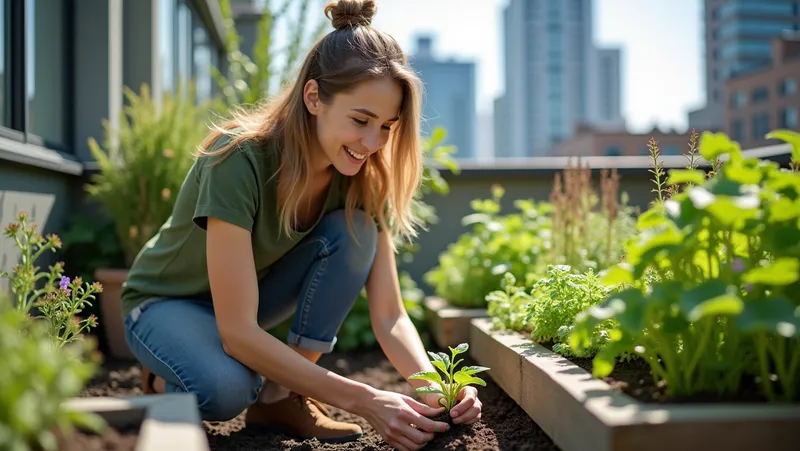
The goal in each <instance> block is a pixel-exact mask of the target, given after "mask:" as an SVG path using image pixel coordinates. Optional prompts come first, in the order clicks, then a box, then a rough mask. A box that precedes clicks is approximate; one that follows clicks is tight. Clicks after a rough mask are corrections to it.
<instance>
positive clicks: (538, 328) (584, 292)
mask: <svg viewBox="0 0 800 451" xmlns="http://www.w3.org/2000/svg"><path fill="white" fill-rule="evenodd" d="M547 275H548V277H547V278H544V279H541V280H539V281H538V282H536V284H535V285H534V286H533V288H532V290H531V294H532V297H533V298H534V302H532V303H531V304H529V307H528V312H529V313H528V317H527V318H526V320H527V321H528V322H529V323H530V325H531V338H533V339H534V340H535V341H537V342H540V343H548V342H552V343H554V345H553V351H555V352H558V353H559V354H562V355H575V353H574V352H573V351H572V349H571V348H570V346H569V343H568V340H566V338H567V337H568V334H569V332H570V331H571V330H572V328H573V324H574V320H575V316H576V315H577V314H578V313H580V312H582V311H584V310H586V309H588V308H590V307H592V306H594V305H597V304H599V303H600V302H601V301H603V300H605V298H606V297H607V296H608V294H609V293H610V292H611V291H612V288H611V287H609V286H607V285H605V284H604V283H603V282H602V281H601V280H600V278H598V277H597V275H595V274H594V272H593V271H592V270H589V271H588V272H586V273H577V274H576V273H573V272H572V268H570V267H569V266H564V265H555V266H554V265H550V266H548V268H547ZM611 326H612V323H611V322H610V321H608V322H606V323H604V324H602V327H599V328H596V329H595V337H594V338H595V340H594V341H593V342H594V343H595V345H596V346H601V345H602V344H604V343H605V341H606V339H607V331H606V329H608V328H610V327H611ZM595 351H596V349H591V350H589V352H590V353H593V352H595ZM584 355H585V354H584Z"/></svg>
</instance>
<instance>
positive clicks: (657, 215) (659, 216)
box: [636, 208, 667, 230]
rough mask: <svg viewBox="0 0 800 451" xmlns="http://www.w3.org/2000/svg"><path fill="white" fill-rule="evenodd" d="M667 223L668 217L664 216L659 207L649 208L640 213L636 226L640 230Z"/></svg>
mask: <svg viewBox="0 0 800 451" xmlns="http://www.w3.org/2000/svg"><path fill="white" fill-rule="evenodd" d="M666 223H667V218H666V217H664V213H663V212H662V211H661V210H660V209H658V208H650V209H648V210H647V211H645V212H644V213H642V214H641V215H639V218H637V220H636V226H637V228H638V229H639V230H644V229H649V228H652V227H658V226H661V225H663V224H666Z"/></svg>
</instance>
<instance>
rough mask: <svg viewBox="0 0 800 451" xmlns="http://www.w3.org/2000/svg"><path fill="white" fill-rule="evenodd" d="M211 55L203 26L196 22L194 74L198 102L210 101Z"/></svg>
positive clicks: (209, 44)
mask: <svg viewBox="0 0 800 451" xmlns="http://www.w3.org/2000/svg"><path fill="white" fill-rule="evenodd" d="M211 53H212V43H211V39H210V38H209V36H208V32H207V31H206V29H205V28H204V27H203V24H202V23H199V22H198V23H197V25H196V26H195V28H194V72H195V80H196V83H197V100H198V101H201V100H204V99H210V98H211V95H212V81H213V80H212V78H211Z"/></svg>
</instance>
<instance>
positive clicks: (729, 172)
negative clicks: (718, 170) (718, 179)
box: [723, 165, 763, 185]
mask: <svg viewBox="0 0 800 451" xmlns="http://www.w3.org/2000/svg"><path fill="white" fill-rule="evenodd" d="M723 172H725V176H726V177H727V178H729V179H731V180H733V181H736V182H739V183H741V184H743V185H756V184H758V183H761V178H762V177H763V174H762V172H761V171H760V170H758V169H756V168H749V167H745V166H744V165H725V166H724V167H723Z"/></svg>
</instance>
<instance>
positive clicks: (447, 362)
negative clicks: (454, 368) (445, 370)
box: [439, 352, 450, 367]
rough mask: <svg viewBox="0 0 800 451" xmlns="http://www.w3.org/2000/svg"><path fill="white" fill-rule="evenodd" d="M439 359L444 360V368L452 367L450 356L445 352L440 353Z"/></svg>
mask: <svg viewBox="0 0 800 451" xmlns="http://www.w3.org/2000/svg"><path fill="white" fill-rule="evenodd" d="M439 357H441V358H442V363H444V366H446V367H449V366H450V356H449V355H447V354H445V353H444V352H440V353H439Z"/></svg>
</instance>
